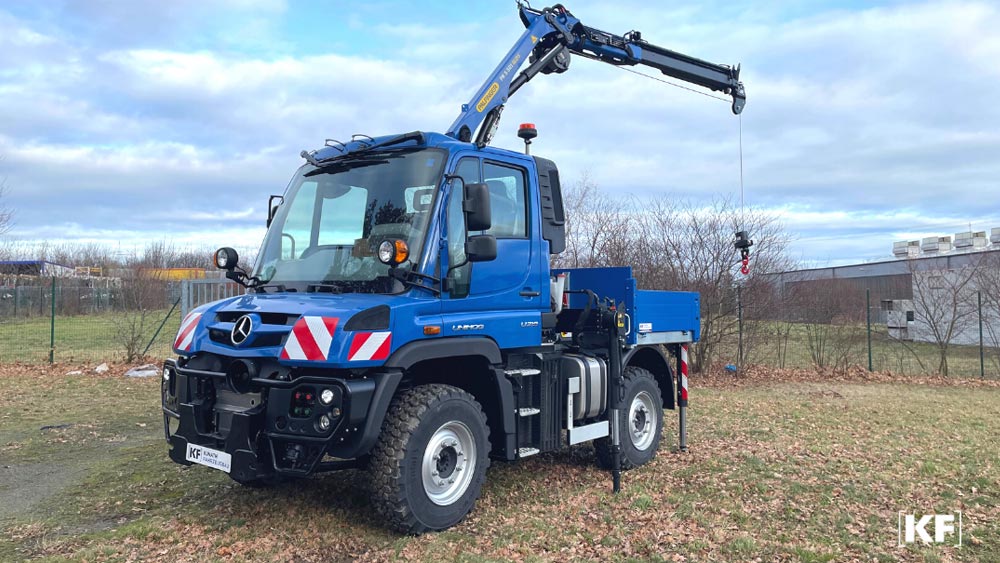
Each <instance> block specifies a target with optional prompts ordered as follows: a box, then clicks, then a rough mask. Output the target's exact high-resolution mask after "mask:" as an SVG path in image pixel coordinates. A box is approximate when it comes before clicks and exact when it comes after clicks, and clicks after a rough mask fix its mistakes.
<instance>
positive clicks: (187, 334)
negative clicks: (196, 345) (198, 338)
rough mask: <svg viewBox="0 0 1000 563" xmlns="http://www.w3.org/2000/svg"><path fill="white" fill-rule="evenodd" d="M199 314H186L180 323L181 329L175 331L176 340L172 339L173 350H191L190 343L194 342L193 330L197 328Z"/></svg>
mask: <svg viewBox="0 0 1000 563" xmlns="http://www.w3.org/2000/svg"><path fill="white" fill-rule="evenodd" d="M200 319H201V313H188V314H187V316H185V317H184V320H182V321H181V328H180V329H179V330H178V331H177V338H175V339H174V349H175V350H181V351H184V352H187V351H189V350H191V343H192V342H194V328H195V327H196V326H198V321H199V320H200Z"/></svg>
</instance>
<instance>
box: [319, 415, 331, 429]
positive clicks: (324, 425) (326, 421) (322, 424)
mask: <svg viewBox="0 0 1000 563" xmlns="http://www.w3.org/2000/svg"><path fill="white" fill-rule="evenodd" d="M319 429H320V430H322V431H323V432H326V431H327V430H329V429H330V417H328V416H326V415H325V414H324V415H323V416H321V417H319Z"/></svg>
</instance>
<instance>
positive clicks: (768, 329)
mask: <svg viewBox="0 0 1000 563" xmlns="http://www.w3.org/2000/svg"><path fill="white" fill-rule="evenodd" d="M754 323H757V326H754ZM815 326H823V325H815ZM807 328H809V325H805V324H802V323H778V322H768V321H748V322H747V329H746V331H747V334H748V335H749V336H748V337H747V338H748V339H751V338H755V339H756V341H753V342H749V343H748V345H747V349H748V350H749V351H748V358H749V360H748V361H749V362H750V363H756V364H764V365H769V366H774V367H787V368H809V367H812V366H813V365H814V362H813V359H812V356H811V355H810V349H809V336H808V333H807ZM785 334H787V341H786V340H783V338H782V336H783V335H785ZM871 338H872V367H873V368H874V370H875V371H892V372H895V373H905V374H912V375H918V374H919V375H934V374H937V373H938V363H939V351H938V347H937V345H935V344H933V343H930V342H914V341H909V342H907V341H901V340H898V339H894V338H890V337H889V336H888V334H887V331H886V327H885V326H884V325H883V326H878V325H872V334H871ZM984 338H985V339H986V342H985V343H984V344H985V345H986V347H985V349H984V361H983V364H984V368H985V370H984V371H985V372H986V376H987V377H992V378H1000V349H998V348H996V347H993V346H990V344H991V341H990V340H989V336H988V335H986V336H985V337H984ZM847 342H850V344H849V345H846V346H845V343H847ZM844 348H846V352H845V356H846V357H847V358H848V363H849V364H850V365H858V366H865V367H867V366H868V344H867V331H866V328H865V326H864V325H859V326H855V327H852V331H851V335H850V336H849V337H847V336H844V335H843V333H842V335H841V336H840V340H839V341H837V339H836V338H834V337H830V342H828V343H827V353H828V354H830V355H835V354H838V353H839V352H840V350H841V349H844ZM724 350H725V351H724V353H723V355H724V356H726V357H725V358H723V359H724V360H726V361H727V362H735V361H736V357H737V339H736V338H735V336H734V337H733V338H732V339H729V340H727V342H725V346H724ZM830 361H831V362H832V360H830ZM948 366H949V375H953V376H957V377H978V376H979V375H980V373H981V372H980V359H979V346H978V345H977V346H969V345H957V344H953V345H951V346H950V347H949V349H948Z"/></svg>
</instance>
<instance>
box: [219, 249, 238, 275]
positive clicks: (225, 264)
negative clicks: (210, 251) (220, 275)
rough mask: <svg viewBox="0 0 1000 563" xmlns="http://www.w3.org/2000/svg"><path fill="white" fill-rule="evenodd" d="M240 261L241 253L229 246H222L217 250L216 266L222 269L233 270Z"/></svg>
mask: <svg viewBox="0 0 1000 563" xmlns="http://www.w3.org/2000/svg"><path fill="white" fill-rule="evenodd" d="M239 261H240V255H239V254H237V253H236V251H235V250H233V249H232V248H229V247H227V246H226V247H222V248H220V249H218V250H216V251H215V266H216V267H217V268H219V269H220V270H232V269H233V268H235V267H236V264H238V263H239Z"/></svg>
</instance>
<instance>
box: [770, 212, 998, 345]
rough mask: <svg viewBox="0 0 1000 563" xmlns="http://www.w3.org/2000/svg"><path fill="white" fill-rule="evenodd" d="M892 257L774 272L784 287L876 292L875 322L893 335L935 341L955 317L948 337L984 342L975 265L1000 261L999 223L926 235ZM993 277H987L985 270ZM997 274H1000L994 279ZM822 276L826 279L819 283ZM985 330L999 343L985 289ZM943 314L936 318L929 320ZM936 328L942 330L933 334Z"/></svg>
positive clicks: (899, 245) (989, 341) (898, 247)
mask: <svg viewBox="0 0 1000 563" xmlns="http://www.w3.org/2000/svg"><path fill="white" fill-rule="evenodd" d="M893 256H894V259H892V260H886V261H880V262H870V263H865V264H853V265H848V266H834V267H828V268H814V269H808V270H797V271H791V272H782V273H778V274H774V275H772V276H770V277H771V278H772V279H773V280H774V281H775V282H776V283H777V289H778V290H779V291H783V292H787V291H790V290H792V289H797V290H802V289H807V290H810V291H814V290H815V291H823V290H824V289H826V288H829V287H831V286H830V285H829V284H830V283H831V282H830V280H841V281H842V286H841V287H842V288H843V287H847V288H849V290H856V291H857V292H859V294H860V295H862V296H863V295H864V294H865V292H866V291H869V292H870V294H871V306H872V322H873V323H879V324H882V325H883V326H886V327H887V328H888V333H889V335H890V336H891V337H893V338H898V339H901V340H916V341H923V342H935V341H936V340H937V338H938V336H939V335H940V330H941V328H942V327H945V326H948V325H949V324H950V321H951V320H952V319H957V321H956V323H955V331H954V333H953V334H952V335H951V339H950V341H951V342H952V343H954V344H969V345H975V344H979V306H978V298H979V296H978V295H977V294H978V292H979V291H980V289H987V290H993V291H996V288H980V287H979V283H981V282H982V279H983V278H982V277H981V276H980V275H973V273H974V270H976V269H977V268H992V269H993V270H992V271H993V272H996V271H997V269H998V268H1000V228H994V229H992V230H991V232H990V234H989V236H987V233H986V232H985V231H977V232H971V231H970V232H964V233H957V234H955V235H954V237H951V236H934V237H926V238H923V239H921V240H914V241H899V242H896V243H894V244H893ZM987 277H988V276H987ZM997 278H998V276H996V275H994V276H993V279H994V280H996V279H997ZM818 282H822V283H818ZM983 299H984V301H983V333H984V341H985V343H986V345H987V346H993V347H995V346H1000V311H998V310H997V306H996V304H994V303H991V302H990V301H989V299H988V298H987V297H986V296H985V295H984V296H983ZM931 318H933V319H937V320H936V321H934V322H931V321H930V319H931ZM935 330H937V331H938V332H939V334H937V335H936V334H935Z"/></svg>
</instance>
